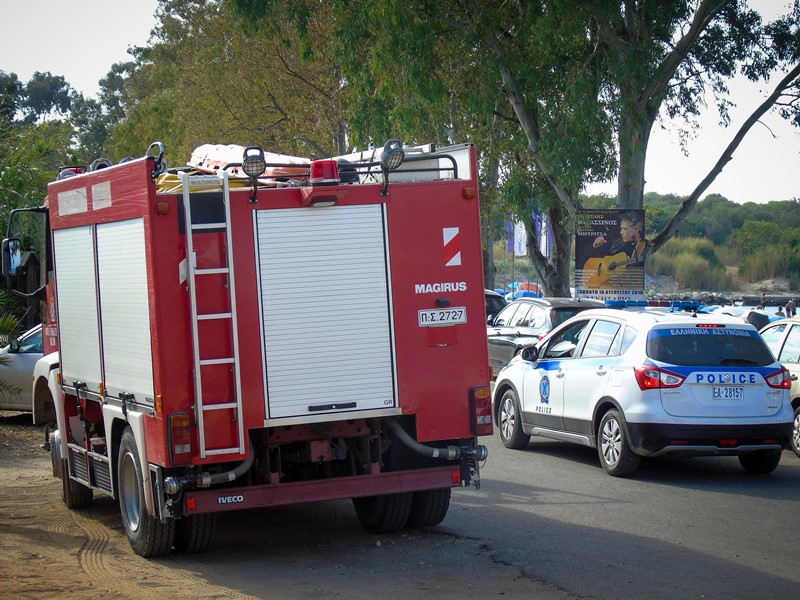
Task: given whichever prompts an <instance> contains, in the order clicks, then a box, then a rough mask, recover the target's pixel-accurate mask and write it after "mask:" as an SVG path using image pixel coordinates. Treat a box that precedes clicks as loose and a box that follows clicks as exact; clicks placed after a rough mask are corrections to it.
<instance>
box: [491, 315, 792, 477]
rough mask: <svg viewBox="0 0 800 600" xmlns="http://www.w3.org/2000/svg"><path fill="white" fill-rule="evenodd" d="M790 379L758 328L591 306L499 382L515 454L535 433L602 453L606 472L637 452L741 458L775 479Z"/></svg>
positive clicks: (630, 461) (788, 426)
mask: <svg viewBox="0 0 800 600" xmlns="http://www.w3.org/2000/svg"><path fill="white" fill-rule="evenodd" d="M790 386H791V378H790V375H789V372H788V371H787V370H786V369H785V368H784V367H783V366H781V364H780V363H779V362H778V361H776V360H775V358H774V357H773V356H772V354H771V352H770V350H769V348H767V346H766V344H765V343H764V341H763V340H762V338H761V337H760V335H759V334H758V331H757V330H756V329H755V328H754V327H753V326H752V325H750V324H748V323H744V322H743V321H742V320H741V319H736V318H734V317H729V316H726V315H717V314H709V315H704V314H699V315H692V314H691V313H685V312H678V313H667V312H661V311H653V310H642V311H631V312H629V311H625V310H614V309H596V310H587V311H584V312H582V313H580V314H579V315H577V316H575V317H573V318H571V319H569V320H568V321H566V322H564V323H563V324H562V325H560V326H559V327H558V328H556V329H554V330H553V331H552V332H550V333H549V334H548V335H547V336H546V337H545V338H543V339H542V341H541V342H540V343H539V344H537V345H536V346H535V347H531V348H527V349H525V350H523V352H522V354H521V355H519V356H517V357H515V358H514V359H513V360H512V361H511V362H510V363H509V365H508V366H507V367H505V368H504V369H503V370H502V371H501V372H500V374H499V375H498V377H497V381H496V384H495V389H494V396H493V403H494V418H495V423H496V424H497V429H498V432H499V435H500V439H501V440H502V442H503V444H504V445H505V446H506V447H508V448H516V449H521V448H525V447H527V445H528V443H529V441H530V436H532V435H538V436H542V437H546V438H551V439H556V440H562V441H567V442H573V443H576V444H582V445H585V446H590V447H593V448H597V451H598V455H599V457H600V462H601V464H602V466H603V468H604V469H605V470H606V472H607V473H608V474H609V475H613V476H625V475H629V474H631V473H633V472H634V471H635V470H636V469H637V468H638V466H639V462H640V460H641V457H642V456H661V455H665V454H671V455H673V456H738V457H739V461H740V463H741V465H742V467H744V469H745V470H746V471H748V472H750V473H770V472H772V471H773V470H775V468H776V467H777V466H778V463H779V462H780V458H781V451H782V449H783V448H787V447H789V443H790V439H791V435H792V424H793V423H792V422H793V417H794V415H793V411H792V407H791V405H790V403H789V388H790Z"/></svg>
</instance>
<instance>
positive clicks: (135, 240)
mask: <svg viewBox="0 0 800 600" xmlns="http://www.w3.org/2000/svg"><path fill="white" fill-rule="evenodd" d="M97 266H98V276H99V280H100V306H101V307H102V311H101V319H102V330H103V361H104V367H105V378H106V381H105V385H106V390H107V393H108V395H109V396H114V397H118V396H119V393H120V392H127V393H132V394H135V396H136V400H137V401H138V402H141V403H147V404H152V403H153V355H152V349H151V336H150V307H149V301H148V295H147V263H146V261H145V248H144V221H143V220H142V219H132V220H129V221H120V222H116V223H104V224H100V225H98V226H97ZM59 283H60V279H59Z"/></svg>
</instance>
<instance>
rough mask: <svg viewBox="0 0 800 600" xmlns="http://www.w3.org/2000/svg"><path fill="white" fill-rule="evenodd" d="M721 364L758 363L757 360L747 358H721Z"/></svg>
mask: <svg viewBox="0 0 800 600" xmlns="http://www.w3.org/2000/svg"><path fill="white" fill-rule="evenodd" d="M719 364H721V365H758V364H759V363H758V361H755V360H751V359H749V358H722V359H720V361H719Z"/></svg>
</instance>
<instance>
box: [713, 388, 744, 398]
mask: <svg viewBox="0 0 800 600" xmlns="http://www.w3.org/2000/svg"><path fill="white" fill-rule="evenodd" d="M711 395H712V397H713V398H714V400H741V399H742V398H744V388H743V387H742V386H740V385H715V386H714V387H712V388H711Z"/></svg>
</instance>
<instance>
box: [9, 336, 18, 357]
mask: <svg viewBox="0 0 800 600" xmlns="http://www.w3.org/2000/svg"><path fill="white" fill-rule="evenodd" d="M9 346H10V348H9V349H8V351H9V352H10V353H11V354H16V353H17V352H19V348H20V344H19V338H14V339H13V340H11V343H10V344H9Z"/></svg>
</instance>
